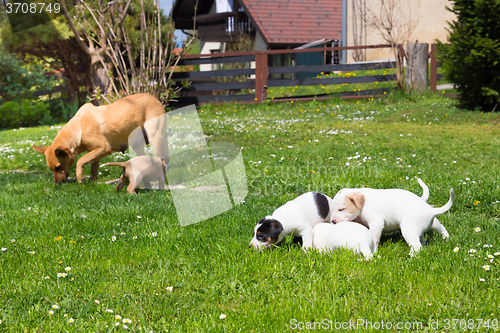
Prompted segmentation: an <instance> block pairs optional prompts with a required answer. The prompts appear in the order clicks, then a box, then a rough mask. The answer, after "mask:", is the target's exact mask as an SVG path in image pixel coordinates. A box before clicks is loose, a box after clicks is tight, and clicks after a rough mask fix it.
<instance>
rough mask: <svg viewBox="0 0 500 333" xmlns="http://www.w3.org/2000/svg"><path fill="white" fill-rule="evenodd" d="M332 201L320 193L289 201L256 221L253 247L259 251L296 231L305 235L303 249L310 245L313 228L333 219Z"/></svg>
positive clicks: (298, 234) (301, 235) (302, 235)
mask: <svg viewBox="0 0 500 333" xmlns="http://www.w3.org/2000/svg"><path fill="white" fill-rule="evenodd" d="M332 203H333V201H332V199H331V198H330V197H328V196H326V195H324V194H321V193H317V192H307V193H304V194H302V195H300V196H298V197H297V198H295V199H293V200H291V201H288V202H287V203H285V204H284V205H283V206H281V207H279V208H278V209H276V210H275V211H274V213H273V214H272V215H270V216H266V217H265V218H263V219H262V220H260V221H259V222H258V223H257V225H256V226H255V229H254V237H253V239H252V241H251V242H250V247H252V246H253V248H254V249H255V250H257V251H259V250H262V249H267V248H269V247H271V246H272V245H273V244H278V243H279V242H281V241H282V240H283V237H285V236H289V235H292V234H293V236H295V237H302V248H304V249H307V248H311V247H312V245H313V227H314V226H315V225H316V224H318V223H323V222H328V223H330V222H331V221H332V215H331V212H332V209H331V207H332Z"/></svg>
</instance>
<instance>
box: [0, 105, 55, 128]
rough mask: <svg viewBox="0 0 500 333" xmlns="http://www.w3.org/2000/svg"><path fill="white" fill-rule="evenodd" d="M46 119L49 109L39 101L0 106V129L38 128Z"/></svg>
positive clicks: (48, 115)
mask: <svg viewBox="0 0 500 333" xmlns="http://www.w3.org/2000/svg"><path fill="white" fill-rule="evenodd" d="M47 117H50V111H49V108H48V106H47V104H46V103H44V102H41V101H33V100H23V101H20V102H17V101H8V102H5V103H3V104H2V105H0V129H5V128H18V127H24V126H38V125H39V124H40V121H41V120H42V119H47ZM44 125H46V124H44Z"/></svg>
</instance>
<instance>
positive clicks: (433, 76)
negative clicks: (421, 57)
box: [430, 44, 437, 93]
mask: <svg viewBox="0 0 500 333" xmlns="http://www.w3.org/2000/svg"><path fill="white" fill-rule="evenodd" d="M436 52H437V45H436V44H431V54H430V57H431V91H432V92H433V93H435V92H436V90H437V57H436Z"/></svg>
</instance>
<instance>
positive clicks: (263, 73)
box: [255, 51, 268, 103]
mask: <svg viewBox="0 0 500 333" xmlns="http://www.w3.org/2000/svg"><path fill="white" fill-rule="evenodd" d="M267 75H268V68H267V52H265V51H264V52H256V53H255V99H256V100H257V103H262V102H264V101H265V100H266V99H267Z"/></svg>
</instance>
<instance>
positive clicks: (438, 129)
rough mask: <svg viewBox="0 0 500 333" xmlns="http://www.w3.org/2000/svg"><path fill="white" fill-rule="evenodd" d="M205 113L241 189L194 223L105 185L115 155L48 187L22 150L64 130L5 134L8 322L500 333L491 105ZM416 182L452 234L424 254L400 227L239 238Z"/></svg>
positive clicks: (98, 328) (0, 254) (422, 103)
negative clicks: (331, 200)
mask: <svg viewBox="0 0 500 333" xmlns="http://www.w3.org/2000/svg"><path fill="white" fill-rule="evenodd" d="M198 112H199V115H200V117H201V119H202V125H203V129H204V132H205V134H206V135H207V136H208V138H209V140H210V141H214V142H215V141H217V142H232V143H235V144H237V145H239V146H240V147H242V154H243V157H244V161H245V166H246V172H247V175H246V176H247V179H248V191H249V192H248V195H247V197H246V199H245V202H244V203H243V204H241V205H238V206H236V207H235V208H233V209H232V210H230V211H227V212H225V213H223V214H221V215H219V216H216V217H213V218H211V219H209V220H206V221H203V222H200V223H197V224H193V225H189V226H186V227H181V226H180V225H179V221H178V219H177V215H176V212H175V207H174V204H173V201H172V196H171V193H170V191H145V190H139V191H138V194H137V195H130V194H128V193H126V192H125V191H123V192H120V193H116V190H115V188H114V185H111V184H105V183H104V181H106V180H110V179H116V178H118V177H119V174H120V170H119V168H117V167H108V169H104V168H101V175H100V178H99V180H98V181H97V182H94V183H83V184H78V183H76V182H69V183H66V184H63V185H60V186H55V185H54V184H53V180H52V173H51V172H50V171H49V170H48V169H47V167H46V162H45V159H44V156H42V155H41V154H40V153H37V152H35V151H34V150H33V149H32V148H31V145H33V144H35V145H43V144H49V143H50V142H51V140H52V139H53V138H54V137H55V135H56V133H57V128H52V129H51V128H47V127H38V128H26V129H17V130H7V131H2V132H0V170H2V171H1V173H0V188H1V191H0V248H1V251H0V267H1V270H0V283H1V288H0V320H1V323H0V332H66V331H68V332H121V331H124V330H128V331H133V332H151V331H153V332H167V331H168V332H209V331H210V332H259V333H260V332H283V331H292V332H295V331H313V330H312V329H308V328H314V327H315V328H316V331H323V330H325V329H326V330H330V329H331V328H333V329H332V330H335V328H342V327H343V328H345V330H346V331H354V330H355V329H356V328H357V329H360V330H364V331H378V330H377V329H376V328H377V325H379V326H378V327H381V326H380V325H385V326H384V327H385V328H386V331H402V330H405V329H397V328H396V325H397V323H399V322H400V323H402V325H406V326H402V328H404V327H406V328H407V329H406V330H408V329H409V330H412V331H436V328H439V330H440V331H445V332H459V331H463V330H464V328H465V330H467V331H490V330H493V331H495V330H496V331H498V330H499V326H500V323H499V320H500V314H499V308H500V293H499V287H500V280H499V279H500V272H499V270H500V265H498V262H499V261H500V255H499V254H500V253H499V251H500V242H499V234H500V226H499V217H500V202H499V201H500V187H499V186H500V183H499V177H498V175H499V174H500V166H499V163H498V151H499V150H500V133H499V127H498V126H499V125H498V124H499V122H500V117H499V115H498V114H491V113H487V114H486V113H480V112H469V111H465V110H461V109H459V108H457V106H456V102H455V101H454V100H450V99H447V98H443V97H440V96H426V97H425V98H421V99H419V100H418V101H413V102H404V101H397V100H392V99H386V100H375V101H352V102H342V101H339V100H330V101H322V102H308V103H298V102H295V103H281V104H274V103H266V104H263V105H244V106H242V105H236V104H233V105H224V106H203V107H198ZM126 159H128V157H127V156H126V155H122V154H114V155H112V156H110V157H108V158H106V160H105V161H113V160H126ZM105 161H103V162H105ZM10 170H13V171H10ZM89 172H90V167H88V168H87V169H86V174H87V175H88V174H89ZM74 175H75V173H74V166H73V168H72V173H71V176H73V177H74ZM416 177H420V178H422V180H424V182H425V183H426V184H427V185H428V186H429V188H430V199H429V203H430V204H432V205H435V206H442V205H443V204H445V203H446V201H447V200H448V196H449V189H450V188H453V189H454V190H455V194H456V200H455V203H454V205H453V207H452V209H451V210H450V211H449V212H448V213H445V214H444V215H441V216H440V217H439V219H440V221H441V222H442V223H443V225H444V226H445V227H446V228H447V230H448V232H449V233H450V235H451V238H450V239H448V240H443V239H441V237H440V236H439V235H437V234H435V233H429V234H427V235H426V241H427V245H426V246H425V247H424V248H423V250H422V251H421V253H420V254H419V256H418V257H415V258H410V256H409V255H408V254H409V247H408V246H407V244H406V243H405V241H404V240H403V239H402V238H401V236H400V235H398V234H397V233H396V234H392V235H387V236H386V237H384V239H383V241H382V243H381V245H380V247H379V250H378V253H377V254H376V255H375V258H374V260H371V261H365V260H361V259H362V257H361V256H358V255H356V254H354V253H351V252H348V251H345V250H337V251H334V252H333V253H331V254H323V255H321V254H319V253H317V252H316V251H308V252H303V251H302V250H301V249H300V248H299V247H298V246H297V245H295V244H293V243H292V241H291V240H290V239H289V238H287V239H286V240H285V241H284V242H283V243H282V244H280V245H279V246H278V247H277V248H275V249H272V250H270V251H265V252H262V253H256V252H255V251H253V250H252V249H249V248H248V244H249V242H250V240H251V238H252V232H253V228H254V226H255V224H256V222H257V221H258V220H259V219H261V218H262V217H264V216H266V215H269V214H271V213H272V212H273V210H274V209H276V208H277V207H279V206H280V205H282V204H284V203H285V202H286V201H288V200H291V199H293V198H295V197H296V196H298V195H299V194H302V193H304V192H307V191H321V192H323V193H325V194H328V195H330V196H332V197H333V196H334V195H335V193H336V192H337V191H338V190H340V189H341V188H343V187H364V186H369V187H373V188H402V189H406V190H409V191H412V192H414V193H416V194H417V195H421V193H422V190H421V188H420V186H419V185H418V183H417V180H416ZM490 257H491V258H490ZM487 268H489V269H487ZM382 322H383V323H382ZM419 323H421V324H419ZM389 324H390V325H391V327H390V328H389ZM124 325H125V326H126V327H127V328H125V327H124ZM342 325H343V326H342ZM358 325H359V326H358ZM370 325H371V326H370ZM420 325H422V326H420ZM436 325H437V326H438V327H436ZM479 326H480V327H479ZM478 327H479V328H478ZM320 328H322V329H320ZM387 328H389V329H387Z"/></svg>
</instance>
